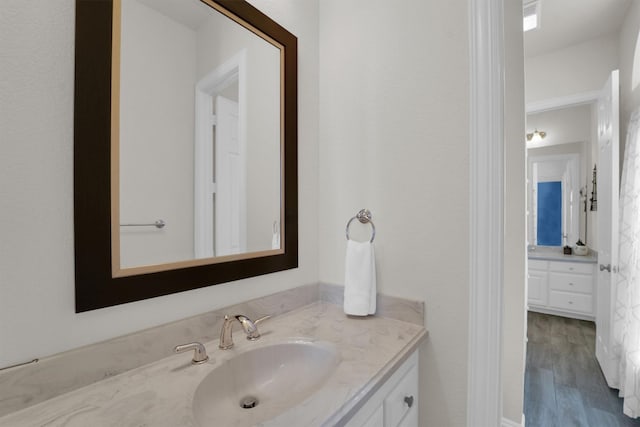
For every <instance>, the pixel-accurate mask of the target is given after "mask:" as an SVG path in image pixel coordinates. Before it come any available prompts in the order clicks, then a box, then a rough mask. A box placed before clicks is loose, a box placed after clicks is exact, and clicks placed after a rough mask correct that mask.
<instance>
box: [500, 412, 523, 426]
mask: <svg viewBox="0 0 640 427" xmlns="http://www.w3.org/2000/svg"><path fill="white" fill-rule="evenodd" d="M524 426H525V424H524V414H522V422H521V423H520V424H518V423H517V422H515V421H511V420H509V419H507V418H503V419H502V427H524Z"/></svg>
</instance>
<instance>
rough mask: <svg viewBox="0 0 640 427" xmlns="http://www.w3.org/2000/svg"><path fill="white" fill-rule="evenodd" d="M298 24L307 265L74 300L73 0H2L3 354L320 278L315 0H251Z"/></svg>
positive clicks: (68, 343) (16, 355) (3, 359)
mask: <svg viewBox="0 0 640 427" xmlns="http://www.w3.org/2000/svg"><path fill="white" fill-rule="evenodd" d="M252 3H254V4H255V5H256V7H259V8H261V9H263V10H264V11H265V12H266V13H267V14H269V15H270V16H272V17H274V19H275V20H276V21H278V22H279V23H280V24H282V25H283V26H284V27H286V28H288V29H289V30H290V31H291V32H292V33H294V34H295V35H297V36H298V42H299V49H300V55H299V58H298V71H299V98H298V105H299V132H298V135H299V149H298V150H299V181H300V182H299V185H300V190H299V198H300V202H299V206H300V211H299V223H300V243H299V248H300V267H299V268H298V269H295V270H289V271H285V272H280V273H274V274H270V275H265V276H261V277H257V278H252V279H246V280H242V281H238V282H234V283H229V284H221V285H217V286H213V287H209V288H205V289H199V290H194V291H189V292H183V293H180V294H174V295H170V296H166V297H159V298H154V299H151V300H145V301H139V302H135V303H131V304H125V305H121V306H117V307H111V308H106V309H101V310H96V311H91V312H87V313H82V314H76V313H75V312H74V277H73V276H74V272H73V271H74V270H73V269H74V261H73V250H74V249H73V78H74V70H73V63H74V59H73V55H74V50H73V49H74V47H73V46H74V11H75V1H73V0H57V1H55V2H42V1H39V0H27V1H25V0H3V1H2V3H1V5H0V8H1V9H2V13H0V52H2V58H3V60H2V61H0V129H2V136H1V138H2V140H1V148H0V149H1V150H2V155H1V156H0V183H1V184H0V196H1V197H0V200H1V201H2V202H1V203H2V208H1V209H0V236H2V238H1V239H0V275H1V276H0V343H1V344H0V366H6V365H9V364H12V363H15V362H21V361H24V360H30V359H32V358H34V357H42V356H46V355H50V354H53V353H57V352H60V351H64V350H67V349H70V348H74V347H78V346H82V345H85V344H89V343H92V342H96V341H101V340H104V339H107V338H111V337H115V336H119V335H123V334H126V333H129V332H132V331H136V330H140V329H143V328H147V327H151V326H154V325H158V324H162V323H165V322H169V321H172V320H176V319H181V318H184V317H187V316H191V315H195V314H198V313H202V312H206V311H209V310H212V309H214V308H218V307H224V306H226V305H229V304H234V303H236V302H239V301H244V300H246V299H248V298H251V297H255V296H260V295H267V294H271V293H273V292H277V291H280V290H283V289H288V288H293V287H296V286H299V285H302V284H307V283H312V282H315V281H316V280H317V276H318V274H317V232H318V231H317V223H318V214H317V204H318V202H317V193H318V181H317V180H318V177H317V171H318V158H317V152H318V140H317V135H318V2H317V0H304V1H301V0H273V1H270V2H268V3H265V2H262V1H257V0H253V1H252Z"/></svg>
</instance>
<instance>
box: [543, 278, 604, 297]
mask: <svg viewBox="0 0 640 427" xmlns="http://www.w3.org/2000/svg"><path fill="white" fill-rule="evenodd" d="M549 287H550V288H551V289H554V290H557V291H568V292H581V293H585V294H592V293H593V277H591V276H586V275H583V274H565V273H549Z"/></svg>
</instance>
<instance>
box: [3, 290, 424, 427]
mask: <svg viewBox="0 0 640 427" xmlns="http://www.w3.org/2000/svg"><path fill="white" fill-rule="evenodd" d="M260 331H261V333H262V338H261V339H260V340H259V341H254V342H252V341H247V340H245V339H241V337H242V334H241V333H237V336H236V340H235V344H236V345H235V347H234V348H233V349H231V350H219V349H218V341H217V340H215V341H211V342H208V343H205V346H206V347H207V350H208V353H209V356H210V360H209V361H208V362H207V363H205V364H202V365H192V364H191V363H190V361H191V357H192V353H191V352H189V353H185V354H176V355H173V356H171V357H167V358H164V359H162V360H159V361H157V362H154V363H150V364H148V365H144V366H141V367H139V368H136V369H133V370H130V371H127V372H124V373H122V374H120V375H117V376H114V377H111V378H108V379H105V380H102V381H100V382H97V383H94V384H91V385H88V386H85V387H82V388H80V389H77V390H74V391H72V392H69V393H66V394H63V395H60V396H57V397H54V398H52V399H49V400H46V401H44V402H41V403H39V404H37V405H34V406H30V407H28V408H25V409H22V410H20V411H17V412H13V413H11V414H8V415H6V416H4V417H2V418H0V426H11V427H20V426H36V425H37V426H43V425H47V426H65V427H75V426H78V427H80V426H81V427H86V426H92V427H96V426H118V427H126V426H131V427H133V426H167V427H177V426H181V427H182V426H184V427H188V426H196V425H197V424H196V423H195V420H194V417H193V411H192V401H193V396H194V393H195V390H196V388H197V386H198V385H199V383H200V381H201V380H202V379H203V378H204V377H205V376H206V375H207V374H209V373H210V372H211V371H212V370H214V369H215V368H217V367H219V366H220V365H221V364H223V363H224V362H225V361H226V360H228V359H230V358H232V357H234V355H237V354H239V353H242V352H245V351H248V350H251V349H253V348H257V347H258V346H264V345H269V344H273V343H275V342H282V341H286V340H290V339H292V338H304V339H308V340H318V341H329V342H331V343H333V344H335V345H336V346H337V347H338V349H339V357H340V362H339V364H338V366H337V367H336V369H335V371H333V373H332V374H331V375H330V376H329V377H328V378H327V379H326V381H325V383H324V385H323V386H322V388H321V389H320V390H318V391H317V392H316V393H315V394H313V395H312V396H310V397H309V398H308V399H306V400H305V401H303V402H302V403H300V404H299V405H297V406H295V407H293V408H291V409H289V410H288V411H286V412H284V413H281V414H278V415H276V416H275V418H272V419H270V420H269V421H267V422H263V423H258V424H255V423H253V422H252V421H251V419H250V418H247V420H246V422H247V424H246V425H260V426H265V427H268V426H273V427H275V426H283V425H304V426H334V425H342V424H343V423H344V422H345V421H346V420H347V419H349V418H350V417H351V416H352V415H353V413H354V412H355V410H356V409H357V408H358V407H359V406H360V405H361V404H362V403H363V401H364V400H366V398H368V397H369V396H370V395H371V394H372V393H373V392H375V390H377V388H378V387H379V386H380V385H381V384H382V383H383V382H384V381H385V380H386V379H387V378H388V377H389V376H390V375H391V373H392V372H393V371H394V370H395V369H396V368H397V367H398V366H399V365H400V364H401V363H402V362H403V361H404V360H405V359H406V358H407V357H408V356H409V355H410V354H411V353H412V352H413V351H414V350H415V349H416V348H417V347H418V345H419V344H420V342H421V341H422V340H423V339H424V337H425V336H426V333H427V332H426V330H425V328H424V327H423V326H420V325H416V324H413V323H408V322H403V321H400V320H395V319H390V318H385V317H367V318H350V317H347V316H345V315H344V313H343V312H342V309H341V307H340V306H338V305H335V304H332V303H328V302H324V301H320V302H316V303H313V304H311V305H308V306H305V307H302V308H299V309H296V310H294V311H291V312H288V313H285V314H282V315H279V316H276V317H274V318H272V319H270V320H269V321H267V322H264V323H263V324H261V325H260ZM176 344H181V343H176ZM221 387H224V385H221ZM255 409H257V408H255ZM199 427H205V426H199Z"/></svg>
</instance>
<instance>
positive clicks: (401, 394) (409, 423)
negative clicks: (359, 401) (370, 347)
mask: <svg viewBox="0 0 640 427" xmlns="http://www.w3.org/2000/svg"><path fill="white" fill-rule="evenodd" d="M346 427H418V350H416V351H415V352H413V353H412V354H411V356H409V358H408V359H407V360H406V361H404V363H403V364H402V365H400V367H399V368H398V369H396V371H395V372H394V373H393V374H392V375H391V377H389V379H388V380H387V381H385V383H384V384H382V386H380V388H379V389H378V390H377V391H376V392H375V393H374V394H373V395H372V396H371V397H370V398H369V400H368V401H367V402H365V404H364V405H363V406H362V408H360V410H359V411H358V412H357V413H356V414H355V415H354V416H353V418H351V420H349V422H348V423H347V424H346Z"/></svg>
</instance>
